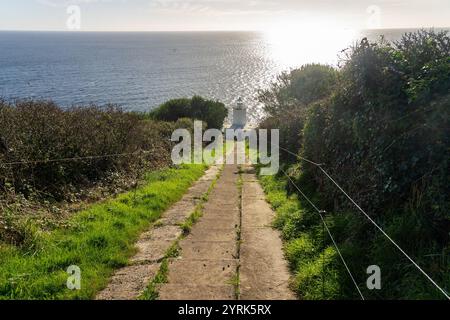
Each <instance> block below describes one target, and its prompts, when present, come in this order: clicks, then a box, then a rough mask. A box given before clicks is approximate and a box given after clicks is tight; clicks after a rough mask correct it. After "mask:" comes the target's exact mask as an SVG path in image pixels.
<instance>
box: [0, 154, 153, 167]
mask: <svg viewBox="0 0 450 320" xmlns="http://www.w3.org/2000/svg"><path fill="white" fill-rule="evenodd" d="M153 151H154V150H139V151H134V152H129V153H114V154H104V155H94V156H85V157H72V158H60V159H47V160H30V161H14V162H4V163H0V164H3V165H26V164H41V163H52V162H70V161H80V160H92V159H104V158H114V157H126V156H131V155H136V154H139V153H150V152H153Z"/></svg>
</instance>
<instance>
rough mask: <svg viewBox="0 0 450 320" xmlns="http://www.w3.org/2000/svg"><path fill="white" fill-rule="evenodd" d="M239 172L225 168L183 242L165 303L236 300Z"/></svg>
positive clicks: (173, 263) (165, 287) (162, 292)
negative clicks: (199, 216)
mask: <svg viewBox="0 0 450 320" xmlns="http://www.w3.org/2000/svg"><path fill="white" fill-rule="evenodd" d="M238 180H239V171H238V167H237V166H236V165H225V166H224V169H223V171H222V175H221V177H220V178H219V179H218V181H217V184H216V186H215V188H214V189H213V191H212V192H211V194H210V195H209V197H208V201H207V203H206V204H205V206H204V209H203V216H202V218H201V219H200V221H199V222H197V223H196V224H195V225H194V227H193V228H192V230H191V233H190V234H189V235H188V236H187V237H186V238H185V239H183V240H182V241H181V242H180V247H181V256H180V257H179V258H176V259H173V260H172V261H171V262H170V264H169V277H168V280H169V281H168V283H167V284H164V285H163V286H162V287H161V289H160V291H159V298H160V299H162V300H182V299H186V300H227V299H235V298H236V286H235V284H236V279H237V275H236V272H237V270H238V263H239V259H238V251H237V250H238V242H237V241H238V232H239V225H240V210H239V206H240V205H239V202H240V194H239V192H238Z"/></svg>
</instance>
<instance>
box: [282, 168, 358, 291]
mask: <svg viewBox="0 0 450 320" xmlns="http://www.w3.org/2000/svg"><path fill="white" fill-rule="evenodd" d="M280 170H281V171H282V172H283V173H284V174H285V176H286V177H287V178H288V179H289V181H290V182H291V183H292V184H293V185H294V187H295V188H296V189H297V190H298V191H299V192H300V194H301V195H302V196H303V197H304V198H305V199H306V200H307V201H308V202H309V203H310V204H311V206H312V207H313V208H314V209H315V210H316V211H317V213H318V214H319V216H320V219H321V220H322V223H323V225H324V226H325V229H326V230H327V233H328V235H329V236H330V239H331V241H332V242H333V245H334V247H335V248H336V251H337V252H338V254H339V257H340V258H341V260H342V263H343V264H344V266H345V269H347V272H348V274H349V275H350V278H351V279H352V282H353V284H354V285H355V288H356V290H358V293H359V295H360V296H361V299H362V300H365V298H364V295H363V294H362V292H361V290H360V289H359V286H358V284H357V283H356V280H355V278H354V277H353V274H352V272H351V271H350V268H349V267H348V265H347V263H346V262H345V259H344V257H343V256H342V254H341V251H340V250H339V247H338V245H337V243H336V241H334V237H333V235H332V234H331V231H330V229H329V228H328V225H327V223H326V221H325V219H324V217H323V215H322V213H323V212H324V211H323V210H319V208H317V207H316V205H314V203H313V202H312V201H311V200H310V199H309V198H308V197H307V196H306V195H305V194H304V193H303V191H302V190H300V188H299V187H298V186H297V185H296V184H295V183H294V181H293V180H292V179H291V177H289V175H288V174H287V173H286V171H284V170H283V169H280Z"/></svg>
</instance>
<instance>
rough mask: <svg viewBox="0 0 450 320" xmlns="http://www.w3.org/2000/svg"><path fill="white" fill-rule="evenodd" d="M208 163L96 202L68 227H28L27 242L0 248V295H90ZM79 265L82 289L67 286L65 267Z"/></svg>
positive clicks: (152, 177)
mask: <svg viewBox="0 0 450 320" xmlns="http://www.w3.org/2000/svg"><path fill="white" fill-rule="evenodd" d="M205 169H206V166H204V165H184V166H181V167H180V168H178V169H164V170H160V171H156V172H152V173H150V174H148V175H147V176H146V177H145V183H144V185H143V186H142V187H139V188H138V189H137V190H136V191H132V192H128V193H125V194H122V195H119V196H118V197H116V198H114V199H112V200H109V201H105V202H103V203H100V204H96V205H93V206H92V207H90V208H89V209H87V210H84V211H81V212H79V213H78V214H76V215H75V216H73V217H72V218H71V219H69V221H68V223H67V226H66V227H64V228H58V229H56V230H54V231H52V232H51V233H44V232H42V231H40V230H39V229H37V228H34V227H33V226H32V225H30V226H29V232H28V233H27V241H25V243H26V245H25V246H22V247H21V248H19V247H14V246H6V245H3V246H1V247H0V299H91V298H93V297H94V296H95V294H96V293H97V292H98V290H100V289H101V288H103V287H104V286H105V285H106V283H107V281H108V278H109V277H110V276H111V274H112V272H113V270H114V269H116V268H119V267H122V266H125V265H126V264H127V260H128V258H129V257H130V256H132V255H133V253H134V251H135V249H134V243H135V241H136V240H137V238H138V236H139V234H140V233H141V232H143V231H144V230H146V229H147V228H148V227H149V225H150V224H151V223H152V222H155V221H156V220H157V219H158V218H159V217H160V215H161V214H162V212H163V211H164V210H165V209H167V208H168V207H169V206H170V205H171V204H172V203H174V202H176V201H177V200H179V199H180V198H181V197H182V195H183V194H184V193H185V191H186V190H187V189H188V188H189V186H190V185H191V184H192V183H193V182H194V181H195V180H197V179H198V178H199V177H201V176H202V175H203V173H204V171H205ZM71 265H76V266H79V267H80V269H81V289H80V290H74V291H72V290H68V289H67V287H66V281H67V278H68V274H67V273H66V269H67V268H68V267H69V266H71Z"/></svg>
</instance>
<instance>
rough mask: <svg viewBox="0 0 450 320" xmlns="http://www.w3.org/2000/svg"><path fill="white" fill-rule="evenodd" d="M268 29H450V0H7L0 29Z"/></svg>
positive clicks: (0, 16)
mask: <svg viewBox="0 0 450 320" xmlns="http://www.w3.org/2000/svg"><path fill="white" fill-rule="evenodd" d="M70 5H78V6H79V8H80V19H79V20H77V21H80V27H81V30H84V31H90V30H102V31H112V30H122V31H130V30H138V31H147V30H266V29H271V28H277V27H280V28H283V26H303V27H314V26H318V25H320V26H325V27H333V28H335V27H342V28H358V29H359V28H367V27H381V28H405V27H433V26H434V27H447V26H449V25H450V22H449V21H450V0H1V1H0V30H67V29H68V27H67V20H68V18H69V14H68V13H67V8H68V6H70Z"/></svg>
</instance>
